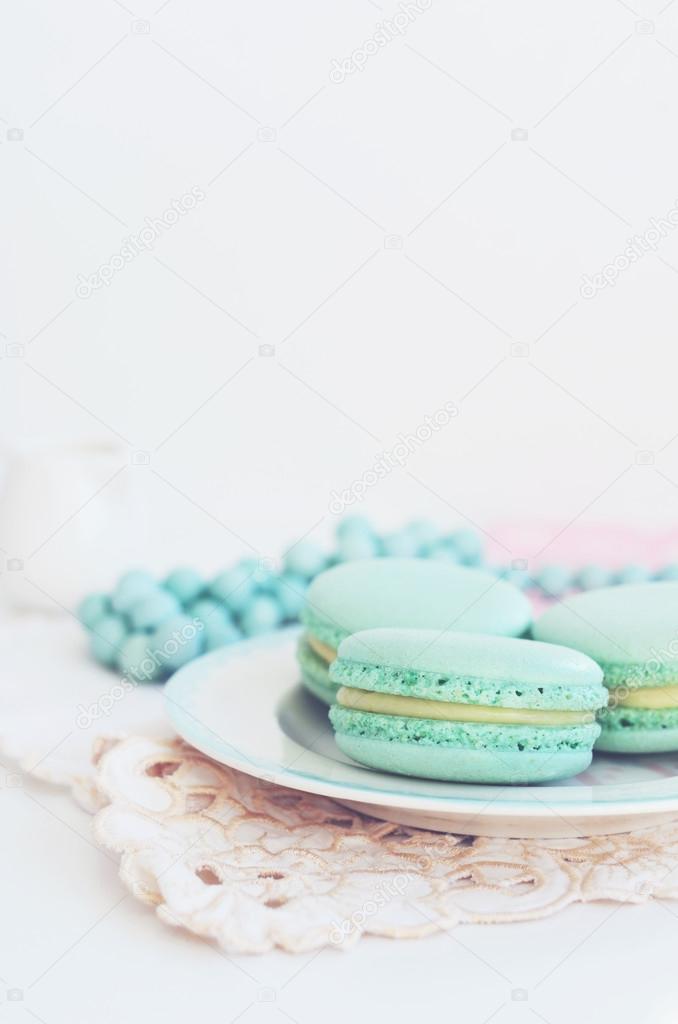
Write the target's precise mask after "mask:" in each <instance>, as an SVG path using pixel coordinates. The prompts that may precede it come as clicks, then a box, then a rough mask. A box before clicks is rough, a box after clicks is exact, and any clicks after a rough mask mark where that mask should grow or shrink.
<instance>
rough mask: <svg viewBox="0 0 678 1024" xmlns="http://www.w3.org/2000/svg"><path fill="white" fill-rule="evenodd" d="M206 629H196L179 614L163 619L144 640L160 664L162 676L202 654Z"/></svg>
mask: <svg viewBox="0 0 678 1024" xmlns="http://www.w3.org/2000/svg"><path fill="white" fill-rule="evenodd" d="M199 625H202V624H199ZM206 629H207V627H206V626H205V627H203V628H202V629H201V628H199V626H198V627H197V626H196V625H195V623H193V622H192V621H191V619H189V617H188V615H182V614H179V615H173V616H172V617H171V618H169V619H165V621H164V622H163V623H161V624H160V625H159V626H158V628H157V629H156V630H154V632H153V633H152V634H151V636H150V637H147V638H146V642H147V644H148V645H149V647H151V649H152V652H153V656H154V657H155V658H157V660H158V662H159V664H160V672H161V673H162V675H169V673H170V672H175V671H176V670H177V669H178V668H181V666H182V665H186V664H187V663H188V662H189V661H193V659H194V658H197V657H198V655H199V654H202V651H203V647H204V643H205V641H204V633H205V630H206Z"/></svg>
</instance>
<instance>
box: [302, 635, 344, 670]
mask: <svg viewBox="0 0 678 1024" xmlns="http://www.w3.org/2000/svg"><path fill="white" fill-rule="evenodd" d="M306 642H307V644H308V646H309V647H310V648H311V650H312V651H315V653H316V654H317V655H318V657H319V658H322V659H323V661H326V662H327V664H328V665H329V664H331V663H332V662H333V661H334V659H335V658H336V656H337V652H336V651H335V649H334V647H330V646H329V644H324V643H323V642H322V640H318V639H316V637H314V636H313V634H312V633H307V634H306Z"/></svg>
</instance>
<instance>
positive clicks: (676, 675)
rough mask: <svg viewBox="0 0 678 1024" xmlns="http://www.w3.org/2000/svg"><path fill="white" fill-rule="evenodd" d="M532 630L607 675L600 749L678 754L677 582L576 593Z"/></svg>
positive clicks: (550, 612) (554, 608)
mask: <svg viewBox="0 0 678 1024" xmlns="http://www.w3.org/2000/svg"><path fill="white" fill-rule="evenodd" d="M532 632H533V635H534V637H535V638H536V639H537V640H543V641H547V642H552V643H560V644H567V645H568V646H569V647H574V648H576V649H577V650H578V651H583V652H584V653H585V654H587V655H589V657H591V658H594V659H595V661H597V662H598V664H599V665H600V666H601V668H602V669H603V673H604V681H605V685H606V686H607V687H608V688H609V690H610V702H609V706H608V707H607V708H605V709H604V710H603V711H601V712H600V713H599V716H598V718H599V721H600V724H601V726H602V732H601V734H600V738H599V739H598V741H597V743H596V747H597V748H598V749H600V750H609V751H613V752H617V753H624V754H644V753H659V752H662V751H669V750H678V583H671V582H667V583H628V584H623V585H620V586H617V587H601V588H600V589H599V590H591V591H587V592H586V593H582V594H576V595H574V596H572V597H568V598H567V599H566V600H565V601H563V602H561V603H560V604H557V605H555V606H554V607H553V608H550V609H549V610H548V611H547V612H546V613H545V614H544V615H542V617H541V618H540V619H539V621H538V622H536V623H535V625H534V627H533V631H532Z"/></svg>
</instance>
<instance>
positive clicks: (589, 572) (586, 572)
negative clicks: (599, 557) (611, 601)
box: [574, 565, 612, 590]
mask: <svg viewBox="0 0 678 1024" xmlns="http://www.w3.org/2000/svg"><path fill="white" fill-rule="evenodd" d="M574 582H575V585H576V586H578V587H579V588H580V589H581V590H597V589H598V587H609V585H610V583H611V582H612V573H611V572H610V570H609V569H604V568H603V567H602V565H585V566H584V568H583V569H580V570H579V572H578V573H577V575H576V576H575V580H574Z"/></svg>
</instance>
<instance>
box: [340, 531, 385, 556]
mask: <svg viewBox="0 0 678 1024" xmlns="http://www.w3.org/2000/svg"><path fill="white" fill-rule="evenodd" d="M337 547H338V551H337V554H338V555H339V558H340V560H341V561H342V562H353V561H355V560H356V559H357V558H376V557H377V556H378V555H379V541H378V539H377V538H376V537H373V536H372V534H370V533H360V532H358V531H356V532H355V533H348V534H346V535H345V536H341V537H340V538H339V542H338V545H337Z"/></svg>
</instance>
